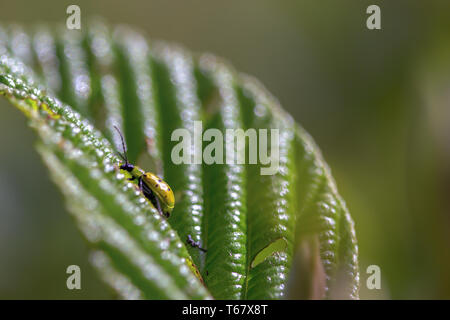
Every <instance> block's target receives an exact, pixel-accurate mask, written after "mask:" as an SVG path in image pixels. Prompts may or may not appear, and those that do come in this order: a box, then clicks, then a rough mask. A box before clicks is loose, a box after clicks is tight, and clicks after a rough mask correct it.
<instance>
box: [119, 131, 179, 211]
mask: <svg viewBox="0 0 450 320" xmlns="http://www.w3.org/2000/svg"><path fill="white" fill-rule="evenodd" d="M114 128H115V129H116V130H117V132H118V133H119V135H120V139H121V141H122V148H123V154H121V153H120V152H119V156H120V157H121V158H122V159H123V161H125V163H124V164H122V165H120V169H121V170H125V171H127V172H129V173H130V175H131V178H129V179H128V180H130V181H133V180H136V179H137V180H138V186H139V190H141V192H142V193H143V194H144V196H145V197H146V198H147V199H148V200H149V201H150V202H151V203H152V204H153V206H154V207H155V208H156V209H157V210H158V212H159V214H161V215H162V216H164V217H166V218H169V216H170V214H171V213H172V210H173V208H174V206H175V196H174V195H173V190H172V188H170V186H169V185H168V184H167V183H166V182H165V181H163V180H162V179H161V178H160V177H158V176H157V175H156V174H154V173H152V172H145V171H144V170H142V169H141V168H139V167H138V166H135V165H134V164H132V163H129V162H128V158H127V149H126V145H125V140H124V139H123V135H122V133H121V132H120V130H119V129H118V128H117V127H116V126H114Z"/></svg>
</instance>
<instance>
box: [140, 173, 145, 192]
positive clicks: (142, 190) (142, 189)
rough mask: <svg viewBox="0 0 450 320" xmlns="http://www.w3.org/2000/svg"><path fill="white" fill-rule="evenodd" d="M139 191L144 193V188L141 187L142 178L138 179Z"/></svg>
mask: <svg viewBox="0 0 450 320" xmlns="http://www.w3.org/2000/svg"><path fill="white" fill-rule="evenodd" d="M139 190H141V192H142V193H144V188H143V187H142V176H140V177H139Z"/></svg>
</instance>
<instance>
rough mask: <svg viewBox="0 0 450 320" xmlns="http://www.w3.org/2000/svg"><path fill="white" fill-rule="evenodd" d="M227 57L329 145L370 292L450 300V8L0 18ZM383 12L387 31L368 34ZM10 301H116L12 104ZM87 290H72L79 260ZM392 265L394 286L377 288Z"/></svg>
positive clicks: (1, 235)
mask: <svg viewBox="0 0 450 320" xmlns="http://www.w3.org/2000/svg"><path fill="white" fill-rule="evenodd" d="M70 4H78V5H79V6H80V7H81V18H82V28H84V27H86V23H87V21H88V18H89V17H96V16H101V17H103V18H104V19H105V20H106V21H107V22H108V23H110V24H112V25H115V24H118V23H126V24H130V25H132V26H135V27H137V28H138V29H140V30H141V31H144V32H145V33H146V34H147V36H149V37H151V38H157V39H165V40H169V41H175V42H178V43H181V44H184V45H185V46H186V47H187V48H189V49H191V50H193V51H196V52H204V51H209V52H213V53H215V54H217V55H219V56H222V57H224V58H226V59H227V60H229V61H230V62H232V64H233V65H234V66H235V67H236V68H237V69H238V70H240V71H242V72H245V73H249V74H251V75H254V76H256V77H257V78H259V79H260V80H261V81H262V82H263V83H264V84H265V85H266V87H267V88H268V89H269V90H270V91H271V92H272V93H273V94H274V95H275V96H276V97H278V98H279V100H280V101H281V103H282V105H283V106H284V107H285V108H286V109H287V110H288V111H289V112H290V113H291V114H292V115H293V116H294V117H295V118H296V120H297V121H298V122H299V123H301V124H302V125H303V127H304V128H305V129H306V130H308V131H309V132H310V133H311V134H312V136H313V137H314V138H315V140H316V141H317V143H318V144H319V146H320V147H321V149H322V151H323V154H324V157H325V159H326V160H327V162H328V164H329V165H330V167H331V169H332V172H333V175H334V177H335V179H336V180H337V185H338V188H339V190H340V193H341V195H342V196H343V198H344V199H345V200H346V202H347V205H348V207H349V209H350V212H351V213H352V216H353V218H354V220H355V223H356V231H357V237H358V240H359V250H360V268H361V298H363V299H368V298H371V299H382V298H388V299H390V298H392V299H416V298H424V299H433V298H446V299H449V298H450V249H449V245H450V2H449V1H447V0H440V1H419V0H417V1H413V0H409V1H406V0H405V1H379V0H377V1H375V0H372V1H364V0H352V1H339V2H338V1H332V0H323V1H320V2H319V1H313V0H309V1H305V0H283V1H275V0H271V1H268V0H246V1H237V0H228V1H207V0H190V1H181V0H179V1H173V0H158V1H153V0H151V1H136V0H128V1H126V2H124V1H119V0H113V1H112V0H108V1H106V0H102V1H99V0H97V1H70V2H69V1H50V0H41V1H24V0H15V1H2V4H1V5H0V8H1V9H0V23H1V24H9V23H19V24H24V25H33V24H36V23H39V22H51V23H55V22H60V23H65V19H66V17H67V15H66V8H67V6H68V5H70ZM370 4H377V5H379V6H380V7H381V24H382V30H373V31H371V30H368V29H367V28H366V19H367V17H368V15H367V14H366V8H367V7H368V6H369V5H370ZM0 110H1V116H0V150H1V151H0V152H1V157H0V208H1V209H0V298H3V299H5V298H6V299H13V298H42V299H48V298H62V299H69V298H111V297H113V295H112V294H111V293H110V291H109V290H108V289H107V288H106V287H105V286H104V285H103V284H102V283H101V281H100V280H99V279H98V278H97V275H96V273H95V271H94V270H93V268H92V267H91V266H90V265H89V262H88V251H87V248H86V245H85V244H84V242H83V240H82V239H81V236H80V234H79V233H78V231H77V230H76V227H75V225H74V224H73V222H72V218H71V217H70V216H69V214H68V213H67V211H66V210H65V208H64V204H63V202H62V199H61V195H60V194H59V192H58V191H57V189H56V187H55V186H54V185H53V184H52V182H51V181H50V180H49V177H48V176H47V170H46V168H45V167H44V166H43V164H42V162H41V160H40V158H39V157H38V155H37V153H36V152H35V151H34V149H33V142H34V140H35V137H34V135H33V133H32V132H31V130H30V129H29V128H28V127H27V126H26V122H25V118H24V117H23V116H22V115H21V114H20V113H19V111H17V110H16V109H14V108H13V107H11V106H10V105H8V103H7V102H6V101H5V100H4V99H1V100H0ZM70 264H77V265H79V266H80V267H81V270H82V290H80V291H69V290H67V288H66V277H67V275H66V273H65V270H66V267H67V266H68V265H70ZM372 264H375V265H378V266H380V268H381V276H382V289H381V290H368V289H367V288H366V279H367V276H368V275H367V274H366V268H367V267H368V266H369V265H372Z"/></svg>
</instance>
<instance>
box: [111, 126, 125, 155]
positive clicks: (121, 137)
mask: <svg viewBox="0 0 450 320" xmlns="http://www.w3.org/2000/svg"><path fill="white" fill-rule="evenodd" d="M114 128H115V129H116V130H117V132H118V133H119V135H120V140H121V141H122V148H123V155H122V154H121V153H120V152H119V155H120V157H121V158H122V159H123V160H125V163H128V158H127V146H126V145H125V141H124V139H123V135H122V132H120V130H119V128H117V127H116V126H114Z"/></svg>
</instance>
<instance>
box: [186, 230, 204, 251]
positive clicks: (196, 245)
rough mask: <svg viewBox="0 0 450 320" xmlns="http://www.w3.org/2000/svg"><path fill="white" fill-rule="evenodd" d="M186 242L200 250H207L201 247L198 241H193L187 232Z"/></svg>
mask: <svg viewBox="0 0 450 320" xmlns="http://www.w3.org/2000/svg"><path fill="white" fill-rule="evenodd" d="M186 243H187V244H189V245H190V246H191V247H193V248H199V249H200V250H202V251H203V252H207V251H208V250H206V249H203V248H202V247H200V241H197V242H196V241H194V239H192V237H191V235H190V234H188V235H187V240H186Z"/></svg>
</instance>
